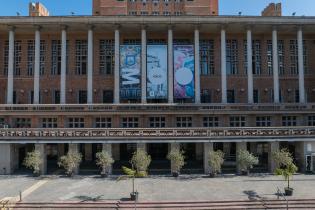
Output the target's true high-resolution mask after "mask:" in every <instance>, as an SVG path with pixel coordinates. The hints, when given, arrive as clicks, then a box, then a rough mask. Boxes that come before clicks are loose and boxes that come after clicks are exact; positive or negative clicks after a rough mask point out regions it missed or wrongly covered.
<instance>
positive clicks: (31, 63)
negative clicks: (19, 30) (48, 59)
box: [27, 40, 46, 76]
mask: <svg viewBox="0 0 315 210" xmlns="http://www.w3.org/2000/svg"><path fill="white" fill-rule="evenodd" d="M45 50H46V45H45V40H41V41H40V64H39V73H40V75H43V74H44V71H45ZM34 69H35V41H34V40H28V41H27V75H28V76H32V75H33V74H34Z"/></svg>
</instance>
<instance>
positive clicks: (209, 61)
mask: <svg viewBox="0 0 315 210" xmlns="http://www.w3.org/2000/svg"><path fill="white" fill-rule="evenodd" d="M200 73H201V75H213V74H214V40H201V41H200Z"/></svg>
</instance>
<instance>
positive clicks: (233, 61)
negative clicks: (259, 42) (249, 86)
mask: <svg viewBox="0 0 315 210" xmlns="http://www.w3.org/2000/svg"><path fill="white" fill-rule="evenodd" d="M226 72H227V74H228V75H235V74H238V47H237V40H226Z"/></svg>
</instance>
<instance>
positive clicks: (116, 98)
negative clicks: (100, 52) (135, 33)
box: [114, 27, 120, 104]
mask: <svg viewBox="0 0 315 210" xmlns="http://www.w3.org/2000/svg"><path fill="white" fill-rule="evenodd" d="M119 39H120V35H119V27H117V28H116V29H115V70H114V104H119V103H120V100H119V94H120V90H119V76H120V75H119V56H120V55H119Z"/></svg>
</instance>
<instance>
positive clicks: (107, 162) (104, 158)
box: [96, 151, 114, 175]
mask: <svg viewBox="0 0 315 210" xmlns="http://www.w3.org/2000/svg"><path fill="white" fill-rule="evenodd" d="M113 163H114V159H113V158H112V157H111V155H110V154H109V153H108V152H106V151H102V152H98V153H96V165H98V166H99V167H100V168H101V169H102V172H101V174H103V175H105V174H107V173H108V169H109V168H110V166H111V165H112V164H113Z"/></svg>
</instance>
